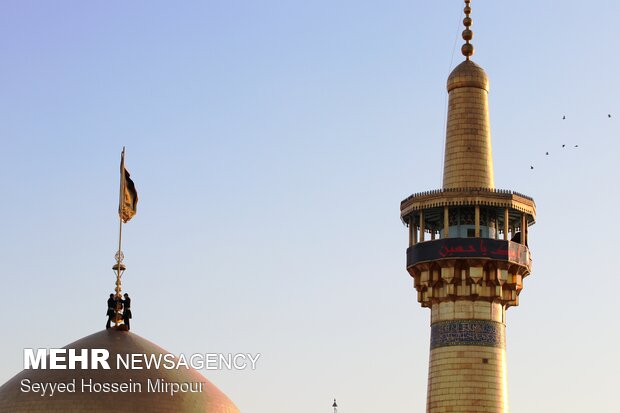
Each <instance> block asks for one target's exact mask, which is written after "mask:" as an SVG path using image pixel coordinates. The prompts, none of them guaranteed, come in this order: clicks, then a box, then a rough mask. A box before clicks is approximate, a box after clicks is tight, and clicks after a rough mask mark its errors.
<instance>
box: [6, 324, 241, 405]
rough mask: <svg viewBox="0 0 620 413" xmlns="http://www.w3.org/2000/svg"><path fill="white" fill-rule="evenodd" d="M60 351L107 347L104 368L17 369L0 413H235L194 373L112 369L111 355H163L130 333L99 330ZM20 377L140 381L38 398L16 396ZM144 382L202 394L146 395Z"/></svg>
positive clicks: (48, 380) (34, 395)
mask: <svg viewBox="0 0 620 413" xmlns="http://www.w3.org/2000/svg"><path fill="white" fill-rule="evenodd" d="M64 348H66V349H99V348H101V349H107V350H108V351H109V352H110V358H109V360H110V370H104V369H96V370H91V369H84V370H81V369H75V370H69V369H66V370H47V369H32V370H23V371H22V372H21V373H18V374H17V375H16V376H15V377H13V378H12V379H11V380H9V381H8V382H6V383H5V384H4V385H3V386H2V387H0V412H11V413H26V412H29V413H39V412H49V413H56V412H58V413H61V412H62V413H83V412H94V413H108V412H109V413H112V412H119V411H122V412H146V413H171V412H175V413H239V410H238V409H237V407H236V406H235V405H234V403H233V402H232V401H231V400H230V399H229V398H228V397H227V396H226V395H225V394H224V393H222V392H221V391H220V390H219V389H218V388H217V387H215V386H214V385H213V384H212V383H211V382H209V381H208V380H207V379H206V378H205V377H204V376H202V375H201V374H200V373H199V372H198V371H196V370H193V369H186V368H184V367H181V368H179V369H178V370H177V369H170V370H168V369H165V368H160V369H155V368H151V369H146V368H145V369H143V370H131V369H124V368H122V369H116V363H115V362H113V360H116V355H117V354H146V355H147V356H148V355H149V354H155V355H158V354H164V355H165V354H168V352H166V351H165V350H164V349H162V348H161V347H159V346H157V345H156V344H154V343H152V342H150V341H148V340H146V339H144V338H142V337H140V336H138V335H136V334H134V333H131V332H125V331H119V330H114V329H110V330H103V331H100V332H98V333H94V334H91V335H89V336H87V337H84V338H82V339H80V340H77V341H75V342H73V343H71V344H69V345H67V346H65V347H64ZM25 378H28V379H30V380H31V381H32V382H44V383H63V382H64V383H68V382H71V381H72V380H73V379H76V381H77V382H78V385H77V386H76V387H77V388H78V389H79V387H80V386H79V382H80V381H81V380H82V379H86V380H89V379H92V380H93V382H99V383H103V382H106V383H121V382H122V383H127V382H133V383H135V382H140V383H142V391H141V392H123V393H96V392H84V393H82V392H81V391H77V389H76V392H75V393H67V392H63V393H55V394H54V395H53V396H51V397H49V396H47V395H46V396H43V397H42V396H41V395H40V394H39V393H33V392H22V391H21V387H20V386H21V385H20V383H21V381H22V380H23V379H25ZM148 379H151V380H157V379H163V380H165V381H166V382H167V383H172V382H179V383H197V382H202V383H204V385H203V390H202V392H193V393H190V392H186V393H181V392H179V393H175V394H174V395H171V394H170V393H166V392H162V393H158V392H147V391H146V386H147V384H146V382H147V380H148Z"/></svg>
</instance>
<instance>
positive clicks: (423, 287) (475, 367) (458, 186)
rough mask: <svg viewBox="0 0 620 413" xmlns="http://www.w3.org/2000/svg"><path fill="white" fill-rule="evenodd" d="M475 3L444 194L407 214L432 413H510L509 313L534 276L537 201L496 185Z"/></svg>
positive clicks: (454, 95)
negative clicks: (531, 231) (426, 339)
mask: <svg viewBox="0 0 620 413" xmlns="http://www.w3.org/2000/svg"><path fill="white" fill-rule="evenodd" d="M470 3H471V1H470V0H465V19H464V20H463V23H464V25H465V30H464V31H463V39H464V40H465V42H466V43H465V44H464V45H463V47H462V48H461V51H462V53H463V55H464V56H465V61H464V62H462V63H461V64H459V65H458V66H457V67H456V68H455V69H454V70H453V71H452V73H451V74H450V76H449V77H448V85H447V88H448V94H449V109H448V120H447V130H446V149H445V159H444V173H443V188H442V189H436V190H432V191H427V192H422V193H418V194H414V195H412V196H410V197H409V198H407V199H405V200H404V201H402V202H401V206H400V210H401V218H402V220H403V222H404V223H405V224H406V225H407V226H408V228H409V248H408V249H407V271H408V272H409V274H410V275H411V276H412V277H413V279H414V286H415V289H416V290H417V293H418V301H419V302H420V304H421V305H422V307H428V308H430V309H431V323H430V324H431V343H430V360H429V373H428V393H427V404H426V411H427V412H429V413H439V412H448V411H451V412H467V413H476V412H494V413H495V412H497V413H499V412H502V413H507V412H508V391H507V377H506V342H505V328H506V309H507V308H508V307H511V306H516V305H518V304H519V293H520V292H521V289H522V287H523V283H522V281H523V278H524V277H526V276H527V275H528V274H529V273H530V271H531V267H532V260H531V256H530V251H529V249H528V247H527V234H528V232H527V228H528V226H529V225H532V224H533V223H534V221H535V217H536V205H535V203H534V200H533V199H532V198H530V197H528V196H525V195H522V194H519V193H517V192H513V191H511V190H502V189H496V188H495V186H494V179H493V158H492V151H491V129H490V122H489V109H488V92H489V80H488V77H487V75H486V73H485V72H484V70H483V69H482V68H481V67H480V66H478V65H477V64H475V63H474V62H473V61H471V60H470V57H471V56H472V55H473V54H474V47H473V45H472V44H471V43H470V41H471V40H472V38H473V32H472V31H471V29H470V27H471V25H472V19H471V17H470V13H471V7H470Z"/></svg>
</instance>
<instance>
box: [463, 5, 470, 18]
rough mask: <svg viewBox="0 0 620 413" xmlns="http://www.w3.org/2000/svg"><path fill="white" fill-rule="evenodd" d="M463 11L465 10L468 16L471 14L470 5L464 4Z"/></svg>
mask: <svg viewBox="0 0 620 413" xmlns="http://www.w3.org/2000/svg"><path fill="white" fill-rule="evenodd" d="M463 11H464V12H465V14H467V15H468V16H469V15H470V14H471V7H469V6H466V7H465V8H464V9H463Z"/></svg>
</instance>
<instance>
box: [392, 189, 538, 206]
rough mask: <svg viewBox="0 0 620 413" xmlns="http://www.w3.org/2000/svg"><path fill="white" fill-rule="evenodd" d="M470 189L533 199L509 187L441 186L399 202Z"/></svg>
mask: <svg viewBox="0 0 620 413" xmlns="http://www.w3.org/2000/svg"><path fill="white" fill-rule="evenodd" d="M471 191H477V192H488V193H492V194H501V195H516V196H520V197H522V198H525V199H527V200H530V201H534V199H533V198H532V197H530V196H527V195H525V194H522V193H520V192H516V191H512V190H510V189H496V188H441V189H432V190H430V191H424V192H418V193H415V194H413V195H410V196H408V197H407V198H405V199H404V200H403V201H402V202H401V204H404V203H405V202H407V201H410V200H412V199H413V198H417V197H421V196H428V195H440V194H447V193H455V192H471Z"/></svg>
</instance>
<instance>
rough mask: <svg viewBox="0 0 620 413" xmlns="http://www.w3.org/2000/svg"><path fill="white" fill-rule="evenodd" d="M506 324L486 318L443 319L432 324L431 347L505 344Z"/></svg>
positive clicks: (495, 345)
mask: <svg viewBox="0 0 620 413" xmlns="http://www.w3.org/2000/svg"><path fill="white" fill-rule="evenodd" d="M505 331H506V326H505V325H504V324H502V323H498V322H495V321H486V320H451V321H441V322H439V323H435V324H433V325H432V326H431V349H434V348H437V347H445V346H486V347H500V348H504V346H505Z"/></svg>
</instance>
